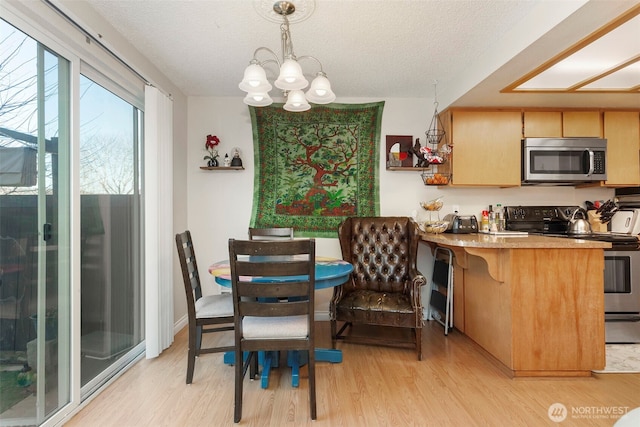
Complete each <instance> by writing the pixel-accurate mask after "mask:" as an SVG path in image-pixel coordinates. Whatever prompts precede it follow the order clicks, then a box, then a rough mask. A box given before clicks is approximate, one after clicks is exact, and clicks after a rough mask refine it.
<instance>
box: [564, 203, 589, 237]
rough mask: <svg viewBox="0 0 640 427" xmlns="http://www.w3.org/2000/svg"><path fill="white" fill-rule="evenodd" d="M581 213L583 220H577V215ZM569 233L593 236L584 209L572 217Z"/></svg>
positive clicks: (574, 213)
mask: <svg viewBox="0 0 640 427" xmlns="http://www.w3.org/2000/svg"><path fill="white" fill-rule="evenodd" d="M578 212H580V214H581V216H582V218H576V213H578ZM569 233H570V234H591V224H590V223H589V221H588V220H587V216H586V215H585V213H584V211H583V210H582V209H576V210H575V211H573V215H571V219H570V220H569Z"/></svg>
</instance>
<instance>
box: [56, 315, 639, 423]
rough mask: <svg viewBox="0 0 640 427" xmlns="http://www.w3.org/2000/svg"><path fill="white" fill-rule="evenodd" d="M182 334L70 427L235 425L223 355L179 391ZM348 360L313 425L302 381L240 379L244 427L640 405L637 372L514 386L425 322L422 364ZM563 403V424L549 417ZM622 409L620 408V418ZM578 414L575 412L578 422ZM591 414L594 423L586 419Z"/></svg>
mask: <svg viewBox="0 0 640 427" xmlns="http://www.w3.org/2000/svg"><path fill="white" fill-rule="evenodd" d="M328 325H329V324H328V322H319V324H318V332H317V335H316V336H317V341H318V347H329V346H330V337H329V326H328ZM186 341H187V337H186V329H185V330H183V331H181V332H180V333H179V334H178V335H177V336H176V340H175V342H174V343H173V345H172V346H171V347H170V348H169V349H168V350H166V351H165V352H164V353H162V355H161V356H160V357H158V358H156V359H152V360H142V361H140V362H139V363H137V364H136V365H135V366H134V367H133V368H132V369H130V370H129V371H128V372H127V373H125V374H124V375H123V376H122V377H120V378H119V379H118V380H117V381H115V382H114V383H113V384H112V385H111V386H110V387H109V388H108V389H107V390H106V391H104V392H103V393H102V394H101V395H99V396H98V397H96V398H95V399H94V400H93V401H92V402H91V403H90V404H89V405H88V406H86V407H85V408H84V409H83V410H82V411H81V412H79V413H78V414H77V415H76V416H75V417H74V418H73V419H71V420H70V422H68V423H67V424H66V425H67V426H69V427H72V426H92V427H93V426H105V427H107V426H114V427H115V426H118V427H122V426H136V427H140V426H181V427H182V426H225V425H233V381H234V379H233V374H234V371H233V368H232V367H230V366H226V365H224V364H223V363H222V357H221V356H220V355H215V354H214V355H204V356H202V357H200V358H199V359H198V360H197V361H196V369H195V375H194V382H193V384H191V385H186V384H185V373H186V367H187V359H186V358H187V350H186ZM339 347H340V348H341V349H342V350H343V353H344V356H343V357H344V361H343V362H342V363H340V364H329V363H318V364H317V367H316V375H317V389H316V390H317V410H318V418H317V421H315V422H312V421H311V420H310V419H309V400H308V396H309V393H308V381H307V375H306V369H304V368H303V369H302V370H301V379H300V387H299V388H298V389H295V388H292V387H291V374H290V371H289V369H287V368H286V367H284V366H283V365H282V364H281V367H280V368H278V369H276V370H275V371H274V372H273V373H272V375H271V379H270V384H269V388H268V389H266V390H263V389H261V388H260V382H259V381H249V379H248V378H246V379H245V386H244V387H245V388H244V399H243V417H242V421H241V423H240V424H241V425H251V426H278V427H279V426H284V425H292V426H305V425H308V426H311V425H313V426H317V427H320V426H345V427H351V426H414V425H419V426H545V425H549V426H558V425H561V426H563V427H565V426H611V425H613V424H614V423H615V421H616V420H617V419H618V418H619V416H620V415H611V416H609V415H607V414H608V413H610V412H611V411H617V410H620V409H619V408H620V407H627V408H628V410H631V409H633V408H636V407H640V374H600V375H594V376H593V377H592V378H583V379H510V378H508V377H507V376H506V375H505V374H504V373H503V372H502V371H501V370H500V369H498V368H497V367H496V366H495V365H494V364H493V362H492V361H490V360H489V359H488V358H487V357H486V356H485V355H483V353H482V352H481V351H479V349H478V348H477V347H476V346H475V344H473V343H472V342H471V341H470V340H469V339H468V338H466V337H465V336H464V335H462V334H460V333H458V332H456V331H453V332H451V333H450V334H449V336H448V337H445V336H444V334H443V331H442V327H441V326H439V325H438V324H436V323H435V322H427V324H426V325H425V328H424V332H423V349H424V350H423V351H424V359H423V360H422V361H421V362H419V361H418V360H417V359H416V355H415V352H413V351H411V350H406V349H394V348H386V347H377V346H363V345H349V344H339ZM554 403H562V404H563V405H564V406H565V407H566V408H567V410H568V417H567V419H566V420H565V421H564V422H562V423H560V424H557V423H555V422H552V421H551V420H550V418H549V417H548V415H547V411H548V410H549V407H550V405H552V404H554ZM624 409H625V408H623V409H622V410H624ZM578 413H579V414H578ZM589 413H591V415H589Z"/></svg>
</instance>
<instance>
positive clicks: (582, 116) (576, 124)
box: [562, 111, 602, 138]
mask: <svg viewBox="0 0 640 427" xmlns="http://www.w3.org/2000/svg"><path fill="white" fill-rule="evenodd" d="M562 136H563V137H585V136H586V137H589V136H593V137H597V138H602V114H601V113H600V111H564V112H563V113H562Z"/></svg>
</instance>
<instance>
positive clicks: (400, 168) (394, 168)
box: [387, 166, 429, 172]
mask: <svg viewBox="0 0 640 427" xmlns="http://www.w3.org/2000/svg"><path fill="white" fill-rule="evenodd" d="M426 169H429V168H428V167H426V168H423V167H420V168H418V167H415V166H413V167H407V166H387V170H388V171H413V172H424V171H425V170H426Z"/></svg>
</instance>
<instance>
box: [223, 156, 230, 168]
mask: <svg viewBox="0 0 640 427" xmlns="http://www.w3.org/2000/svg"><path fill="white" fill-rule="evenodd" d="M229 166H231V158H230V157H229V154H225V155H224V167H225V168H228V167H229Z"/></svg>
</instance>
